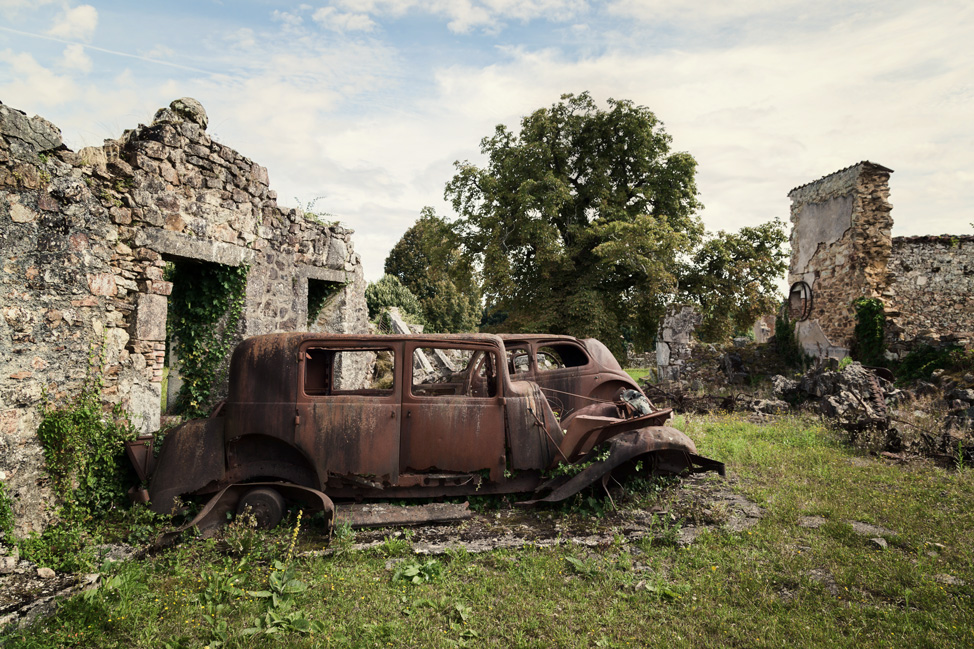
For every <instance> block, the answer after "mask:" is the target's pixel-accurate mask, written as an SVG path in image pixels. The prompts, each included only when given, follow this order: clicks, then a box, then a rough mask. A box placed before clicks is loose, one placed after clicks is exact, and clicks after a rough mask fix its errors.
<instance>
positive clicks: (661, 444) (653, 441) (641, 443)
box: [525, 426, 724, 504]
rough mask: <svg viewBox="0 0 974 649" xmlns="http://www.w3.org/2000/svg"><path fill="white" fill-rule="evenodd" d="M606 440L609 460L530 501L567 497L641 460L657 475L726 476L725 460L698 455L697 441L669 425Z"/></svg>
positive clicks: (561, 481) (549, 486)
mask: <svg viewBox="0 0 974 649" xmlns="http://www.w3.org/2000/svg"><path fill="white" fill-rule="evenodd" d="M606 443H607V444H608V449H609V453H608V456H607V457H606V458H605V459H603V460H599V461H597V462H593V463H592V464H590V465H589V466H587V467H585V468H584V469H582V470H581V471H580V472H579V473H577V474H575V475H574V476H572V477H571V478H569V479H567V480H565V479H564V478H558V479H555V480H551V481H548V482H547V483H545V484H543V485H541V486H540V487H539V488H538V491H539V492H542V493H543V492H544V491H546V490H547V489H551V493H549V494H548V495H547V496H545V497H544V498H539V499H537V500H534V501H530V503H534V502H559V501H562V500H565V499H566V498H568V497H570V496H573V495H575V494H576V493H578V492H579V491H581V490H582V489H585V488H586V487H588V486H590V485H592V484H594V483H595V482H596V481H598V480H601V479H603V478H604V477H606V476H608V475H610V474H612V472H613V471H615V470H616V469H619V468H620V467H623V466H624V465H626V464H627V463H632V464H633V465H634V464H635V462H637V461H639V460H643V461H645V462H647V463H648V464H649V465H650V467H649V471H648V472H649V473H651V474H654V475H667V474H675V475H678V474H681V473H684V472H685V471H691V472H696V471H706V470H711V471H712V470H716V471H717V472H718V473H719V474H720V475H724V465H723V463H722V462H717V461H715V460H711V459H708V458H704V457H701V456H699V455H697V447H696V445H695V444H694V443H693V440H691V439H690V438H689V437H687V436H686V435H685V434H684V433H682V432H680V431H678V430H677V429H675V428H671V427H669V426H647V427H645V428H640V429H638V430H633V431H629V432H625V433H621V434H619V435H617V436H615V437H613V438H612V439H610V440H608V441H607V442H606ZM695 465H697V466H699V467H700V468H697V466H695ZM530 503H525V504H530Z"/></svg>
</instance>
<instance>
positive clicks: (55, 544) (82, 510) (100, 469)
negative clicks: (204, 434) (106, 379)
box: [0, 344, 136, 571]
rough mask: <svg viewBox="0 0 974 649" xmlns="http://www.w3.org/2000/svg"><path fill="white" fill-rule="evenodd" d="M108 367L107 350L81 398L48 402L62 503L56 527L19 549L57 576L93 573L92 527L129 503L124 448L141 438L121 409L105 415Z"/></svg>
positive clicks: (48, 439) (91, 368) (55, 484)
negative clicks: (103, 396) (64, 572)
mask: <svg viewBox="0 0 974 649" xmlns="http://www.w3.org/2000/svg"><path fill="white" fill-rule="evenodd" d="M104 361H105V359H104V344H102V346H101V352H100V353H99V352H97V351H95V352H92V354H91V355H90V357H89V365H88V374H87V376H86V378H85V381H84V383H83V384H82V387H81V391H80V393H79V394H78V395H77V396H76V397H74V398H72V399H70V400H69V401H67V402H65V403H63V404H59V405H57V406H55V405H52V404H50V403H47V402H45V404H44V408H43V413H42V415H43V419H42V420H41V423H40V426H39V427H38V429H37V436H38V438H39V440H40V442H41V447H42V448H43V450H44V463H45V468H46V471H47V474H48V477H49V478H50V481H51V488H52V490H53V491H54V493H55V494H56V495H57V497H58V500H59V503H58V507H57V510H56V512H55V522H54V524H52V525H50V526H49V527H48V528H47V529H45V530H44V532H43V533H41V534H37V533H36V532H32V533H31V534H30V535H28V536H27V537H25V538H22V539H19V540H18V541H17V543H18V545H19V547H20V551H21V554H22V555H23V556H24V557H26V558H28V559H30V560H31V561H33V562H35V563H37V564H39V565H42V566H47V567H49V568H54V569H55V570H67V571H77V570H87V569H90V568H91V567H92V565H93V563H92V562H93V561H94V552H93V537H92V532H91V530H90V529H89V527H88V523H89V522H91V521H94V520H101V519H104V518H105V517H106V516H107V515H108V514H109V513H110V512H113V511H117V510H118V508H119V507H121V506H122V505H124V503H126V502H127V500H128V499H127V497H126V489H127V488H128V486H129V484H131V478H132V475H131V474H130V468H129V466H128V462H127V461H126V460H125V455H124V442H125V441H126V440H131V439H135V435H136V432H135V428H134V427H133V426H132V423H131V420H130V419H129V417H128V414H127V413H126V412H125V411H124V410H123V409H122V407H121V405H120V404H116V405H115V406H114V407H113V408H111V410H108V411H106V409H105V406H104V405H103V404H102V402H101V392H102V387H103V383H102V379H101V377H102V376H103V369H104ZM2 509H3V507H2V506H0V510H2ZM2 516H3V514H2V513H0V517H2ZM12 522H13V521H12V519H11V520H10V521H9V523H8V524H9V525H10V526H11V527H12ZM2 524H3V522H2V521H0V526H2ZM5 531H7V532H9V531H10V530H5Z"/></svg>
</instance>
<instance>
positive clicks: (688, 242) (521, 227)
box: [446, 93, 783, 358]
mask: <svg viewBox="0 0 974 649" xmlns="http://www.w3.org/2000/svg"><path fill="white" fill-rule="evenodd" d="M670 144H671V137H670V136H669V135H668V134H667V133H666V132H665V131H664V130H663V126H662V124H661V123H660V122H659V120H657V118H656V116H655V115H654V114H653V113H652V112H651V111H650V110H649V109H647V108H645V107H643V106H637V105H635V104H633V103H632V102H631V101H627V100H615V99H610V100H609V101H608V108H607V109H601V108H599V107H598V106H597V104H596V102H595V101H594V100H593V99H592V97H591V96H590V95H589V94H588V93H582V94H580V95H571V94H569V95H563V96H562V98H561V101H560V102H558V103H556V104H553V105H552V106H551V107H550V108H542V109H540V110H537V111H535V112H534V113H532V114H530V115H528V116H526V117H524V118H523V119H522V120H521V129H520V132H519V133H515V132H512V131H510V130H508V129H507V127H505V126H504V125H499V126H497V127H496V129H495V132H494V135H493V136H491V137H488V138H484V139H483V140H482V141H481V151H482V152H483V153H484V155H485V156H487V159H488V162H487V164H486V166H484V167H483V168H481V167H477V166H475V165H473V164H471V163H470V162H462V163H460V162H458V163H456V168H457V173H456V175H455V176H454V177H453V179H452V180H451V181H450V182H449V183H448V184H447V186H446V196H447V198H448V199H450V200H451V201H452V203H453V207H454V209H455V210H456V211H457V213H458V214H459V215H460V220H459V221H458V222H457V224H456V228H457V231H458V232H459V233H460V237H461V243H462V247H463V249H464V250H466V251H467V252H468V253H469V254H471V255H474V256H475V257H476V259H477V260H478V263H480V264H481V266H482V269H483V270H482V273H483V290H484V297H485V301H486V311H487V313H488V314H490V317H491V318H500V317H501V316H502V315H503V314H506V315H507V317H506V319H505V320H503V321H502V322H500V323H499V324H498V325H496V326H495V327H494V328H496V329H501V330H506V331H528V330H530V331H538V332H550V333H569V334H572V335H575V336H579V337H589V336H591V337H595V338H598V339H600V340H602V341H603V342H605V343H606V344H607V345H608V346H609V348H610V349H611V350H612V351H613V353H614V354H616V356H617V357H620V358H621V357H623V355H624V347H625V342H627V341H628V342H630V343H632V344H633V345H634V346H635V347H636V348H637V350H639V349H647V348H651V347H652V346H653V343H654V340H655V336H656V331H657V328H658V326H659V321H660V319H661V317H662V316H663V314H664V310H665V307H666V305H667V304H668V303H670V302H671V301H672V300H673V299H674V298H676V297H678V296H683V295H684V294H688V291H691V290H692V297H693V299H694V300H695V301H697V302H698V303H700V304H703V305H705V309H704V311H705V313H707V314H708V315H709V318H710V322H711V325H710V327H711V330H712V331H714V332H717V331H720V330H721V329H722V328H724V327H727V326H730V325H732V324H737V323H738V322H742V321H744V320H745V319H747V318H748V317H750V315H751V314H753V313H754V312H756V311H760V310H762V308H763V307H765V306H766V305H767V301H768V296H769V295H771V294H772V293H773V286H774V279H775V276H776V275H777V274H779V269H780V268H781V264H782V256H781V252H780V243H781V241H783V235H782V233H781V226H780V224H777V223H772V224H768V225H765V226H760V227H758V228H750V229H746V230H744V231H742V232H741V233H740V234H738V235H728V234H725V233H721V234H718V235H716V236H714V237H711V238H709V239H707V240H705V239H704V228H703V224H702V222H701V221H700V218H699V217H698V216H696V214H695V213H696V210H697V209H698V208H699V207H700V203H699V202H698V201H697V198H696V196H697V187H696V180H695V173H696V166H697V163H696V161H695V160H694V159H693V157H692V156H691V155H689V154H688V153H683V152H671V151H670ZM755 243H756V244H757V247H753V246H754V244H755ZM749 246H752V248H750V249H749ZM698 251H699V255H697V254H696V253H697V252H698ZM695 255H696V256H695ZM694 263H698V264H701V265H707V264H709V265H710V266H712V269H710V270H711V271H712V272H715V273H718V274H719V275H720V277H719V282H718V284H719V285H718V286H717V288H718V289H719V290H716V291H715V290H713V288H712V287H711V286H710V285H708V283H707V282H706V281H705V275H706V273H707V272H708V269H706V268H701V269H700V270H699V272H696V273H692V272H691V271H692V270H693V264H694ZM712 304H713V306H711V305H712ZM620 333H621V334H622V337H621V336H620Z"/></svg>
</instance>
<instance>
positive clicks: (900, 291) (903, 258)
mask: <svg viewBox="0 0 974 649" xmlns="http://www.w3.org/2000/svg"><path fill="white" fill-rule="evenodd" d="M889 274H890V282H889V285H888V286H887V288H886V290H885V291H884V292H883V301H884V303H885V305H886V314H887V322H888V324H887V339H888V343H889V347H890V349H891V350H892V351H893V352H894V353H897V354H898V355H902V354H904V353H906V352H907V351H909V348H910V346H911V343H912V342H913V341H923V342H930V343H936V342H957V343H961V344H966V345H970V341H971V340H972V339H974V236H970V235H967V236H949V235H941V236H921V237H894V238H893V252H892V255H891V256H890V260H889Z"/></svg>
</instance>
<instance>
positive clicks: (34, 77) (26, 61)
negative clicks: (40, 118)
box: [0, 49, 79, 110]
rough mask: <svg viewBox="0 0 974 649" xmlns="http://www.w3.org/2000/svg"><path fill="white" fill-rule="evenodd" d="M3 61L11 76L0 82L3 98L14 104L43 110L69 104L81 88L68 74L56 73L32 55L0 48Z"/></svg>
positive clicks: (0, 56)
mask: <svg viewBox="0 0 974 649" xmlns="http://www.w3.org/2000/svg"><path fill="white" fill-rule="evenodd" d="M0 63H2V64H3V66H4V67H6V68H7V70H8V74H7V75H5V76H6V78H8V79H9V80H7V81H5V82H0V97H3V101H4V103H9V104H10V105H11V106H14V107H17V108H20V107H22V106H31V107H32V109H33V110H40V109H43V108H51V107H55V106H59V105H63V104H65V103H70V102H72V101H73V100H74V99H76V98H77V96H78V93H79V88H78V86H77V84H76V83H75V82H74V81H73V80H72V79H71V78H70V77H69V76H67V75H58V74H56V73H55V72H53V71H52V70H50V69H48V68H46V67H44V66H43V65H41V64H40V63H38V62H37V61H36V60H35V59H34V57H33V56H31V55H30V54H26V53H15V52H13V51H11V50H9V49H8V50H0Z"/></svg>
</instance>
